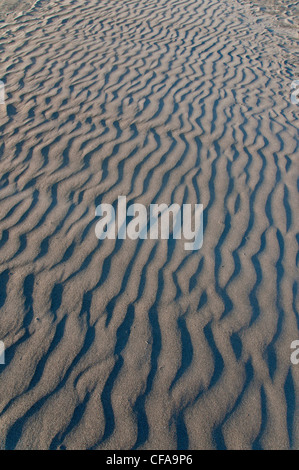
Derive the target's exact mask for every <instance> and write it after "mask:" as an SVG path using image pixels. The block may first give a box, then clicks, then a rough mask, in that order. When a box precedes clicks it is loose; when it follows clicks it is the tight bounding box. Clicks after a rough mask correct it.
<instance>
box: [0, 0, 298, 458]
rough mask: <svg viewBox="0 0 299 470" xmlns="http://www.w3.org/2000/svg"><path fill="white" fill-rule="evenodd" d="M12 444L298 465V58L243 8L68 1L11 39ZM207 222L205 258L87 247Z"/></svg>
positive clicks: (39, 9)
mask: <svg viewBox="0 0 299 470" xmlns="http://www.w3.org/2000/svg"><path fill="white" fill-rule="evenodd" d="M3 31H4V35H3V38H2V40H1V47H2V51H1V52H2V53H1V58H0V61H1V62H0V67H1V71H0V78H2V79H3V80H4V82H5V84H6V93H7V99H6V106H5V108H4V107H3V105H2V107H1V112H2V114H1V117H0V128H1V129H0V130H1V135H2V139H1V143H0V199H1V216H0V230H1V232H0V234H1V235H0V262H1V271H0V308H1V311H0V318H1V330H0V331H1V333H0V340H2V341H4V343H5V346H6V364H5V366H0V373H1V381H0V427H1V438H0V439H1V445H2V447H3V448H6V449H30V448H31V449H59V448H62V449H63V448H67V449H75V448H77V449H80V448H81V449H187V448H189V449H213V448H217V449H224V448H229V449H258V448H264V449H273V448H277V449H289V448H298V447H299V415H298V394H299V385H298V384H299V380H298V379H299V370H298V366H294V365H292V364H291V362H290V353H291V350H290V345H291V342H292V341H294V340H296V339H299V332H298V327H299V313H298V312H299V305H298V294H299V291H298V261H299V260H298V233H299V227H298V217H296V214H297V213H298V187H297V184H298V107H296V106H294V105H292V104H291V102H290V84H291V82H292V80H294V79H295V78H297V76H296V66H295V64H294V62H293V60H292V59H293V57H294V52H295V51H296V47H298V44H297V42H296V41H295V39H292V38H290V37H285V38H281V37H280V36H279V35H278V36H275V35H273V34H272V33H271V31H269V29H268V28H266V27H265V26H264V25H263V22H261V21H258V20H257V19H256V18H255V17H254V16H253V15H252V14H251V13H250V11H249V8H247V7H246V5H240V4H238V3H236V2H234V1H233V0H225V1H223V2H218V1H216V0H196V1H195V0H177V1H175V0H173V1H169V0H167V1H166V0H162V1H161V0H150V1H148V0H146V1H145V0H143V1H140V0H138V1H137V0H127V1H124V0H123V1H122V0H117V1H116V0H115V1H111V0H109V1H108V0H104V1H101V2H100V1H96V0H89V1H84V0H59V1H50V2H47V3H45V4H41V5H37V6H36V8H34V10H32V11H31V12H27V13H26V14H24V15H22V16H21V17H20V18H18V19H17V20H16V21H15V23H14V24H10V25H8V26H7V28H6V29H5V28H4V29H3ZM118 195H126V196H127V198H128V201H131V202H139V203H142V204H145V205H148V204H150V203H152V202H159V203H167V204H169V203H170V202H177V203H179V204H182V203H187V202H188V203H198V202H200V203H202V204H204V211H205V219H204V245H203V248H202V249H201V250H200V251H198V252H193V253H186V252H185V251H184V250H183V249H182V246H181V245H180V244H179V243H171V242H169V243H167V241H151V240H146V241H140V242H133V241H130V240H126V241H122V240H116V241H115V242H113V241H108V240H107V241H105V242H99V241H98V240H97V239H96V237H95V233H94V228H95V223H96V220H95V217H94V213H95V212H94V211H95V207H96V205H97V204H99V203H100V202H101V201H102V202H109V203H112V202H114V201H115V200H116V199H117V197H118Z"/></svg>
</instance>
